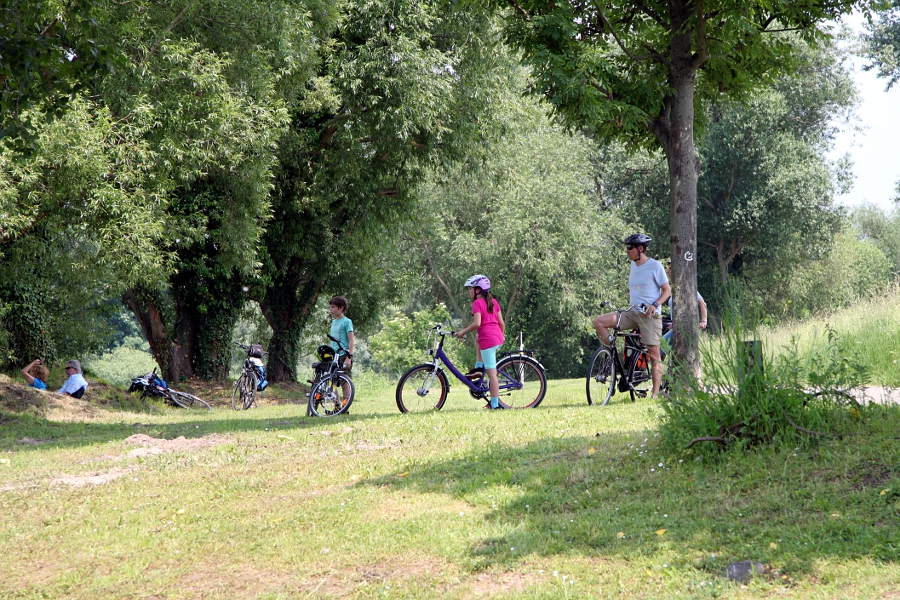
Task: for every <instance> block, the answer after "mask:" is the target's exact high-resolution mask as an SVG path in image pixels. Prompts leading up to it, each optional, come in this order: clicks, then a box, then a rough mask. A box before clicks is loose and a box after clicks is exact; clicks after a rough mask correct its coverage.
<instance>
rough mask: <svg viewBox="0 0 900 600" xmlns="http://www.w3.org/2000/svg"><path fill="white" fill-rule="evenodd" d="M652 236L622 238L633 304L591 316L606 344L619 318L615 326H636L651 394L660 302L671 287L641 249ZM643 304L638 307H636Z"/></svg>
mask: <svg viewBox="0 0 900 600" xmlns="http://www.w3.org/2000/svg"><path fill="white" fill-rule="evenodd" d="M652 241H653V239H652V238H651V237H650V236H649V235H646V234H643V233H635V234H633V235H630V236H628V239H626V240H625V249H626V250H627V252H628V258H629V259H630V260H631V261H632V262H631V273H630V274H629V275H628V289H629V293H630V295H629V302H630V303H631V304H633V305H634V306H635V307H636V308H633V309H631V310H629V311H626V312H623V313H622V316H621V317H618V316H617V314H616V313H614V312H611V313H606V314H605V315H600V316H599V317H597V318H595V319H594V321H593V323H594V330H595V331H596V332H597V335H598V336H599V337H600V341H601V342H603V343H604V344H606V345H607V346H608V345H610V343H611V340H610V339H609V336H610V335H612V332H611V331H610V329H611V328H613V327H615V326H616V319H619V323H618V326H619V329H640V331H641V341H642V342H643V343H644V344H645V345H646V346H647V352H648V353H649V354H650V361H651V362H652V363H653V366H652V372H651V374H652V377H653V393H652V397H656V395H657V394H659V385H660V382H661V381H662V359H661V358H660V355H659V341H660V337H662V313H661V312H660V308H659V307H660V305H662V303H663V302H665V301H666V300H668V299H669V296H670V295H671V293H672V292H671V289H670V288H669V278H668V277H666V271H665V269H663V266H662V265H661V264H660V263H659V261H656V260H653V259H652V258H650V257H648V256H647V255H646V254H645V252H646V250H647V246H649V245H650V242H652ZM641 306H644V307H645V308H644V309H643V310H641V309H640V308H639V307H641Z"/></svg>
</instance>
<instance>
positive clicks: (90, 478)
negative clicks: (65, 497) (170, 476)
mask: <svg viewBox="0 0 900 600" xmlns="http://www.w3.org/2000/svg"><path fill="white" fill-rule="evenodd" d="M136 470H137V469H136V468H134V467H126V468H121V469H120V468H115V469H111V470H109V471H107V472H106V473H94V474H90V475H63V476H62V477H54V478H52V479H51V480H50V485H69V486H72V487H84V486H86V485H101V484H104V483H109V482H110V481H115V480H116V479H118V478H120V477H125V476H126V475H128V474H129V473H132V472H133V471H136Z"/></svg>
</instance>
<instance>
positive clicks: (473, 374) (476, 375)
mask: <svg viewBox="0 0 900 600" xmlns="http://www.w3.org/2000/svg"><path fill="white" fill-rule="evenodd" d="M463 377H465V378H466V379H468V380H469V381H472V382H475V381H479V380H481V378H482V377H484V368H483V367H478V368H472V369H470V370H469V372H468V373H466V374H465V375H463Z"/></svg>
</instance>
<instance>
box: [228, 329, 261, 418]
mask: <svg viewBox="0 0 900 600" xmlns="http://www.w3.org/2000/svg"><path fill="white" fill-rule="evenodd" d="M234 344H235V346H237V347H239V348H240V349H242V350H244V351H245V352H246V353H247V357H246V358H245V359H244V364H243V366H242V367H241V374H240V375H239V376H238V378H237V381H235V382H234V390H232V392H231V408H233V409H234V410H241V409H243V410H247V409H249V408H250V407H251V406H253V405H254V404H256V392H262V391H263V390H265V389H266V386H267V385H269V382H268V381H266V367H265V365H263V362H262V357H263V356H266V355H267V354H268V352H265V351H264V350H263V349H262V346H261V345H260V344H250V345H249V346H248V345H247V344H242V343H240V342H235V343H234ZM257 406H259V405H257Z"/></svg>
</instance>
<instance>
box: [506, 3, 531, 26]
mask: <svg viewBox="0 0 900 600" xmlns="http://www.w3.org/2000/svg"><path fill="white" fill-rule="evenodd" d="M506 1H507V2H509V4H510V6H512V7H513V8H514V9H516V12H517V13H519V14H520V15H522V16H523V17H525V20H526V21H530V20H531V15H530V14H528V11H527V10H525V9H524V8H522V7H521V6H519V5H518V3H517V2H516V0H506Z"/></svg>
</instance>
